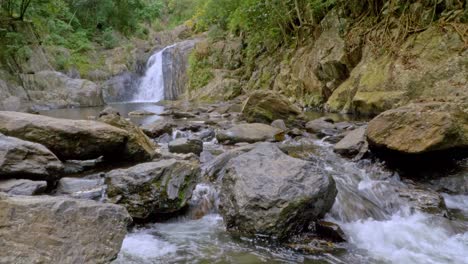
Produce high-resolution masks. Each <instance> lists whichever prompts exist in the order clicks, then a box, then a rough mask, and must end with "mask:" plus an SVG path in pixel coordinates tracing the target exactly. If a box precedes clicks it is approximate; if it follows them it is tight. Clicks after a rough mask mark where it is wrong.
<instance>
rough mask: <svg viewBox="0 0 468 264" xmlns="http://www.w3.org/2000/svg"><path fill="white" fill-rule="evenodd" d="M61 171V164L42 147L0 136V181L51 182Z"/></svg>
mask: <svg viewBox="0 0 468 264" xmlns="http://www.w3.org/2000/svg"><path fill="white" fill-rule="evenodd" d="M62 170H63V165H62V162H61V161H60V160H59V159H58V158H57V157H56V156H55V155H54V154H53V153H52V152H51V151H50V150H48V149H47V148H46V147H44V146H43V145H41V144H37V143H32V142H29V141H24V140H21V139H18V138H14V137H7V136H5V135H3V134H0V179H4V178H12V177H20V178H31V179H35V180H53V179H56V178H57V177H59V176H60V172H62Z"/></svg>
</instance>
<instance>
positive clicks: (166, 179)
mask: <svg viewBox="0 0 468 264" xmlns="http://www.w3.org/2000/svg"><path fill="white" fill-rule="evenodd" d="M199 175H200V168H199V166H198V165H197V164H195V163H191V162H187V161H178V160H175V159H168V160H161V161H157V162H148V163H142V164H139V165H136V166H134V167H130V168H128V169H118V170H113V171H110V172H109V173H107V175H106V184H107V186H108V187H107V196H108V197H109V200H110V201H111V202H113V203H116V204H120V205H123V206H125V207H126V208H127V210H128V212H129V213H130V215H131V216H132V217H133V218H134V219H135V220H138V221H145V220H147V219H148V217H150V216H152V215H159V214H170V213H175V212H177V211H180V210H181V209H183V208H184V207H185V206H186V205H187V202H188V201H189V200H190V197H191V196H192V191H193V189H194V188H195V184H196V182H197V180H198V178H199ZM153 219H154V218H153Z"/></svg>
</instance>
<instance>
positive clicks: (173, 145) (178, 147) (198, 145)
mask: <svg viewBox="0 0 468 264" xmlns="http://www.w3.org/2000/svg"><path fill="white" fill-rule="evenodd" d="M169 151H170V152H173V153H183V154H188V153H195V154H196V155H198V156H200V153H202V151H203V141H201V140H199V139H188V138H178V139H176V140H173V141H171V142H169Z"/></svg>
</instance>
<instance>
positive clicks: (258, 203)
mask: <svg viewBox="0 0 468 264" xmlns="http://www.w3.org/2000/svg"><path fill="white" fill-rule="evenodd" d="M225 170H226V171H225V175H224V177H223V180H222V185H221V191H220V212H221V214H222V216H223V218H224V220H225V223H226V226H227V228H228V230H236V231H239V232H241V233H243V234H246V235H251V236H254V235H259V234H260V235H266V236H270V237H276V238H278V239H279V240H285V239H288V238H289V237H290V236H292V235H294V234H297V233H299V232H301V231H303V230H304V229H306V228H307V226H308V225H309V224H310V222H311V221H314V220H317V219H319V218H321V217H323V216H324V215H325V213H327V212H328V211H329V210H330V209H331V207H332V205H333V203H334V201H335V196H336V194H337V190H336V187H335V182H334V180H333V178H332V177H330V176H327V175H324V174H323V171H320V170H319V169H318V168H317V166H316V165H315V164H314V163H311V162H308V161H304V160H300V159H296V158H292V157H290V156H288V155H286V154H284V153H283V152H282V151H281V150H280V149H279V148H278V147H277V146H276V145H274V144H272V143H261V144H259V145H258V146H257V147H256V148H255V149H253V150H251V151H249V152H247V153H245V154H242V155H240V156H238V157H236V158H233V159H231V160H230V161H229V163H228V164H227V166H226V169H225Z"/></svg>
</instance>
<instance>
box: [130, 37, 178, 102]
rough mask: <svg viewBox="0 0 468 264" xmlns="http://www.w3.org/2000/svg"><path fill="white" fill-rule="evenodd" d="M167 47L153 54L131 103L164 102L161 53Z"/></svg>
mask: <svg viewBox="0 0 468 264" xmlns="http://www.w3.org/2000/svg"><path fill="white" fill-rule="evenodd" d="M171 47H173V46H168V47H166V48H164V49H162V50H161V51H159V52H157V53H155V54H153V55H152V56H151V57H150V58H149V60H148V63H147V70H146V73H145V76H143V78H142V79H141V81H140V85H139V87H138V89H137V92H136V94H135V96H134V97H133V102H141V103H143V102H159V101H162V100H164V99H165V98H164V75H163V66H164V65H163V53H164V51H165V50H167V49H169V48H171Z"/></svg>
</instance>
